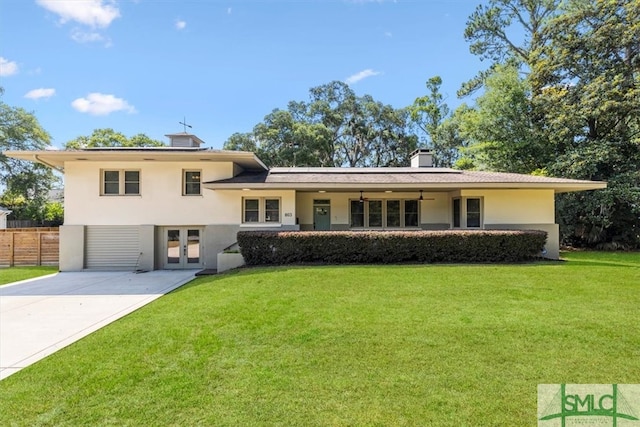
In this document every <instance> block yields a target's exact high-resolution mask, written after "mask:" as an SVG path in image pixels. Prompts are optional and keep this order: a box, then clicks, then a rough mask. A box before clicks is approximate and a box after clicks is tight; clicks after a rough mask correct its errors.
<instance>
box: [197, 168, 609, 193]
mask: <svg viewBox="0 0 640 427" xmlns="http://www.w3.org/2000/svg"><path fill="white" fill-rule="evenodd" d="M204 186H205V188H209V189H212V190H222V189H243V188H248V189H295V190H308V191H317V190H333V191H371V190H389V189H391V190H397V191H402V190H411V191H416V190H425V191H451V190H456V189H462V188H465V189H471V188H514V189H515V188H529V189H536V188H548V189H553V190H555V192H556V193H562V192H568V191H583V190H595V189H601V188H606V186H607V184H606V183H605V182H597V181H583V180H575V179H565V178H550V177H543V176H536V175H523V174H516V173H500V172H483V171H461V170H454V169H447V168H272V169H270V170H269V171H265V172H260V173H247V172H245V173H241V174H240V175H238V176H236V177H233V178H229V179H223V180H217V181H210V182H206V183H204Z"/></svg>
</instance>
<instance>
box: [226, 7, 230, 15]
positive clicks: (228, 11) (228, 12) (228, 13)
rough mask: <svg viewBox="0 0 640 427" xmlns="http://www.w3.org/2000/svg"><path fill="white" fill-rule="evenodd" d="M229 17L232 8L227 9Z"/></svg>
mask: <svg viewBox="0 0 640 427" xmlns="http://www.w3.org/2000/svg"><path fill="white" fill-rule="evenodd" d="M227 15H231V8H230V7H228V8H227Z"/></svg>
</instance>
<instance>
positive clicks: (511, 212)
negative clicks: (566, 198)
mask: <svg viewBox="0 0 640 427" xmlns="http://www.w3.org/2000/svg"><path fill="white" fill-rule="evenodd" d="M460 195H461V196H462V197H482V198H483V212H484V213H483V223H484V224H553V223H555V198H554V191H553V190H462V191H461V192H460Z"/></svg>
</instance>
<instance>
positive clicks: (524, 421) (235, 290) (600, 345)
mask: <svg viewBox="0 0 640 427" xmlns="http://www.w3.org/2000/svg"><path fill="white" fill-rule="evenodd" d="M566 257H567V258H568V260H569V261H568V262H542V263H538V264H525V265H468V266H459V265H455V266H454V265H436V266H348V267H291V268H266V269H247V270H243V271H240V272H237V273H232V274H226V275H221V276H218V277H207V278H200V279H197V280H195V281H193V282H191V284H189V285H187V286H185V287H183V288H181V289H179V290H177V291H175V292H173V293H171V294H169V295H167V296H165V297H163V298H161V299H159V300H157V301H155V302H153V303H152V304H150V305H148V306H146V307H144V308H142V309H141V310H139V311H137V312H135V313H133V314H132V315H129V316H127V317H125V318H123V319H121V320H119V321H117V322H115V323H114V324H112V325H110V326H107V327H106V328H104V329H102V330H100V331H98V332H96V333H94V334H92V335H90V336H88V337H87V338H84V339H83V340H81V341H79V342H78V343H76V344H74V345H72V346H70V347H68V348H66V349H63V350H61V351H59V352H58V353H56V354H54V355H52V356H50V357H48V358H47V359H45V360H43V361H41V362H39V363H37V364H35V365H33V366H31V367H29V368H26V369H24V370H22V371H21V372H18V373H17V374H14V375H13V376H11V377H9V378H7V379H5V380H3V381H1V382H0V402H1V404H0V425H3V426H9V425H25V426H37V425H47V426H54V425H55V426H65V425H69V426H75V425H118V426H120V425H130V426H134V425H135V426H137V425H175V426H192V425H203V426H210V425H211V426H213V425H215V426H263V425H264V426H272V425H282V426H325V425H329V426H369V425H378V426H395V425H406V426H414V425H428V426H447V427H449V426H526V425H529V426H534V425H536V395H537V385H538V384H540V383H606V384H609V383H637V382H638V379H639V378H640V322H638V313H639V312H640V254H639V253H634V254H620V253H614V254H599V253H592V252H576V253H569V254H566Z"/></svg>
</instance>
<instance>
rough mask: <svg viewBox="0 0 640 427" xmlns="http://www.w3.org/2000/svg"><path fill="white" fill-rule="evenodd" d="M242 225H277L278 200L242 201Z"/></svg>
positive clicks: (251, 199)
mask: <svg viewBox="0 0 640 427" xmlns="http://www.w3.org/2000/svg"><path fill="white" fill-rule="evenodd" d="M242 222H243V223H279V222H280V199H279V198H272V197H256V198H244V199H242Z"/></svg>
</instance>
